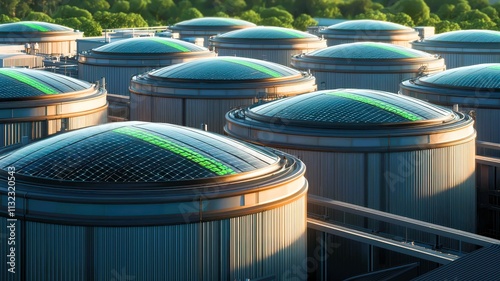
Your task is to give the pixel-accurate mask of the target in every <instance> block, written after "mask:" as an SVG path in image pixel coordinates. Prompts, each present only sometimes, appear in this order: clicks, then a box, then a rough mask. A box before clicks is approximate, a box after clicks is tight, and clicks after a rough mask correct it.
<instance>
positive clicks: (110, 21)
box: [94, 11, 148, 29]
mask: <svg viewBox="0 0 500 281" xmlns="http://www.w3.org/2000/svg"><path fill="white" fill-rule="evenodd" d="M94 20H95V21H96V22H98V23H99V24H100V25H101V26H102V28H104V29H110V28H122V27H146V26H148V23H147V22H146V21H145V20H144V18H143V17H142V16H141V15H139V14H135V13H130V14H125V13H110V12H100V11H99V12H97V13H95V14H94Z"/></svg>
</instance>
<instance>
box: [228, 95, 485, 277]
mask: <svg viewBox="0 0 500 281" xmlns="http://www.w3.org/2000/svg"><path fill="white" fill-rule="evenodd" d="M226 119H227V125H226V127H225V131H226V133H227V134H228V135H229V136H232V137H235V138H238V139H241V140H246V141H249V142H252V143H257V144H260V145H265V146H269V147H273V148H278V149H280V150H282V151H284V152H287V153H290V154H292V155H295V156H296V157H298V158H299V159H301V160H302V161H303V162H304V163H305V164H306V165H307V172H306V177H307V179H308V181H309V194H313V195H318V196H322V197H326V198H330V199H334V200H340V201H343V202H347V203H352V204H357V205H361V206H365V207H369V208H373V209H377V210H381V211H385V212H389V213H393V214H397V215H401V216H406V217H409V218H414V219H418V220H423V221H427V222H431V223H435V224H439V225H443V226H448V227H453V228H457V229H461V230H465V231H470V232H474V231H475V226H476V191H475V176H474V175H475V160H474V159H475V158H474V157H475V131H474V128H473V120H472V118H471V117H470V116H468V115H465V114H462V113H456V112H453V111H451V110H448V109H445V108H442V107H439V106H436V105H432V104H430V103H426V102H424V101H420V100H418V99H415V98H410V97H405V96H402V95H395V94H392V93H388V92H382V91H373V90H362V89H337V90H325V91H317V92H313V93H307V94H303V95H300V96H296V97H290V98H286V99H281V100H276V101H271V102H269V103H265V104H262V105H254V106H250V107H249V108H245V109H235V110H232V111H230V112H228V114H227V115H226ZM308 213H309V214H310V216H312V217H316V218H318V217H320V218H327V219H328V220H333V221H336V222H340V223H347V224H348V225H355V226H356V227H361V228H363V229H366V230H367V231H370V230H371V231H373V232H375V233H379V234H380V235H382V236H383V235H389V236H388V237H390V238H393V239H397V238H394V237H404V238H403V239H411V240H409V241H415V243H427V244H431V245H432V243H434V242H435V237H434V236H428V235H424V234H422V233H417V232H412V231H411V230H410V231H408V232H406V229H405V228H403V227H395V226H393V225H387V224H384V223H379V222H374V221H371V220H365V219H362V218H359V217H357V216H354V215H349V214H347V215H346V214H344V213H342V212H340V211H331V209H325V208H323V207H318V206H315V205H310V206H309V208H308ZM312 233H314V232H311V234H312ZM319 237H322V236H319ZM309 239H311V238H309ZM312 239H313V240H314V243H316V239H322V241H323V242H321V243H327V244H328V247H327V248H328V249H334V250H333V252H332V253H330V255H329V258H328V261H326V265H325V266H326V268H327V269H326V270H327V271H328V276H329V277H328V280H343V279H345V278H348V277H351V276H353V275H356V274H362V273H365V272H366V270H367V268H373V270H377V269H383V268H386V267H387V266H395V265H401V264H399V262H400V260H401V259H398V258H395V257H394V256H393V255H387V254H386V253H384V251H381V249H375V252H374V250H373V249H371V248H369V247H368V246H366V245H364V244H360V243H357V242H352V241H348V240H347V239H340V240H333V241H330V240H331V238H326V239H327V241H326V242H325V240H324V239H325V238H312ZM335 239H337V238H335ZM320 241H321V240H320ZM405 241H407V240H405ZM314 243H313V244H309V246H312V247H311V248H312V249H316V248H318V247H321V248H323V247H326V246H323V245H321V246H318V245H315V244H314ZM309 246H308V247H309ZM446 246H447V247H448V246H450V247H452V246H457V245H454V244H452V245H448V244H447V245H446ZM456 250H458V246H457V248H456ZM310 257H311V256H310ZM311 258H313V257H311ZM402 260H404V259H402Z"/></svg>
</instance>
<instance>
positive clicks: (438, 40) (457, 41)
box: [412, 30, 500, 69]
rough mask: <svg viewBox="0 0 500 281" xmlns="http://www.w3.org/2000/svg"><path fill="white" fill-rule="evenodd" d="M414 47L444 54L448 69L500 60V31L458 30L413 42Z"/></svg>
mask: <svg viewBox="0 0 500 281" xmlns="http://www.w3.org/2000/svg"><path fill="white" fill-rule="evenodd" d="M412 46H413V48H414V49H417V50H421V51H425V52H429V53H432V54H438V55H440V56H442V57H443V58H444V59H445V61H446V65H447V67H448V69H451V68H455V67H461V66H469V65H474V64H480V63H496V62H500V32H499V31H493V30H456V31H450V32H445V33H441V34H437V35H434V36H431V37H429V38H425V39H424V40H421V41H415V42H412Z"/></svg>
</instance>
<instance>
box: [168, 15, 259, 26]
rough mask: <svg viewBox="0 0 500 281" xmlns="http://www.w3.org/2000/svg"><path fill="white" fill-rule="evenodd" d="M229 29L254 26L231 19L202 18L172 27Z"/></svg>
mask: <svg viewBox="0 0 500 281" xmlns="http://www.w3.org/2000/svg"><path fill="white" fill-rule="evenodd" d="M184 26H186V27H196V26H199V27H230V26H255V24H253V23H251V22H248V21H244V20H240V19H232V18H219V17H203V18H195V19H190V20H186V21H181V22H179V23H177V24H175V25H174V26H173V27H174V28H175V27H184Z"/></svg>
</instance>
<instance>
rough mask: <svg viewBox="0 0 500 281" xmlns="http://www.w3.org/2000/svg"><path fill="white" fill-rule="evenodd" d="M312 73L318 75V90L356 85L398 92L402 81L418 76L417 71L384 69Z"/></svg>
mask: <svg viewBox="0 0 500 281" xmlns="http://www.w3.org/2000/svg"><path fill="white" fill-rule="evenodd" d="M370 72H371V71H370ZM311 73H312V74H313V75H314V77H316V82H317V84H318V90H326V89H337V88H353V87H356V88H359V89H374V90H381V91H388V92H393V93H397V92H398V90H399V83H401V81H404V80H408V79H411V78H415V77H416V73H404V72H392V73H383V71H380V72H379V73H373V72H372V73H352V72H351V73H349V72H337V71H335V72H329V71H322V70H314V71H312V70H311Z"/></svg>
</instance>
